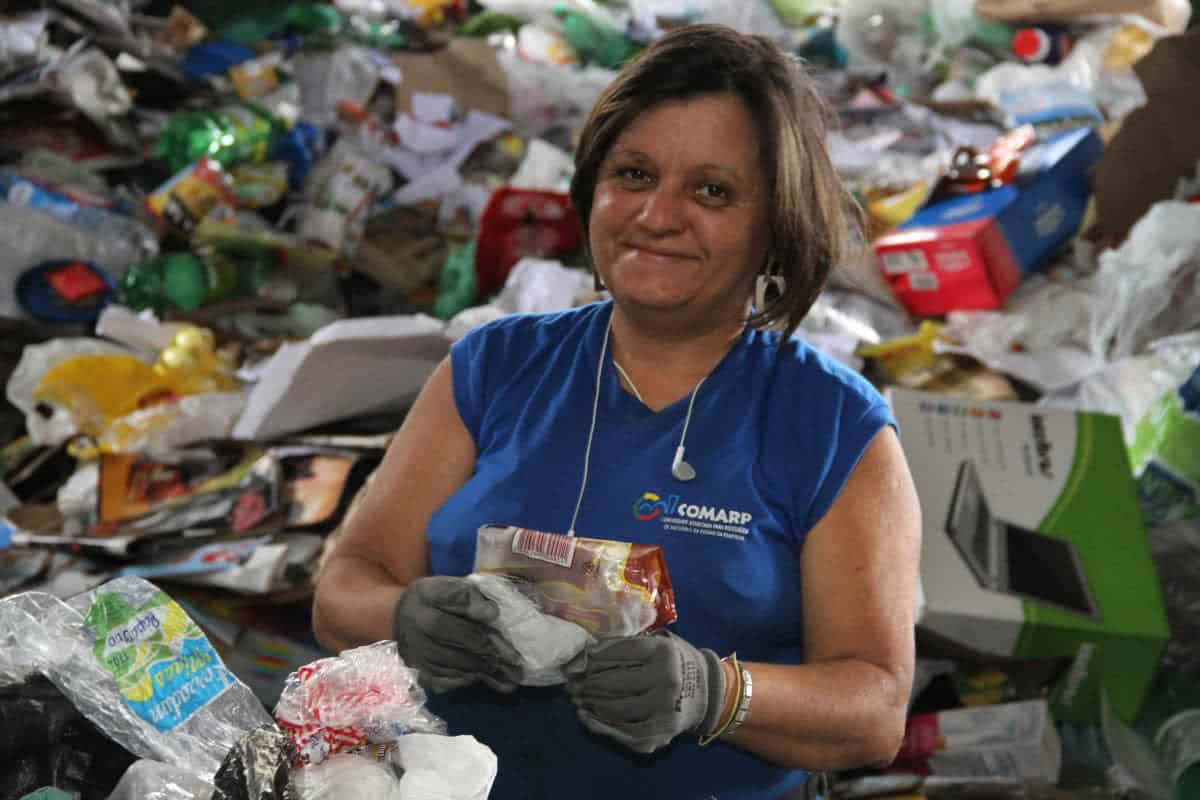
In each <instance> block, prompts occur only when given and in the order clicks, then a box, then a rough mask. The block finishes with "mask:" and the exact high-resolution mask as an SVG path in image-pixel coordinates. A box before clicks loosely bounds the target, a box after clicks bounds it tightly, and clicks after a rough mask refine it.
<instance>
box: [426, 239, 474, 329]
mask: <svg viewBox="0 0 1200 800" xmlns="http://www.w3.org/2000/svg"><path fill="white" fill-rule="evenodd" d="M478 292H479V283H478V278H477V276H476V274H475V240H474V239H472V240H471V241H470V242H469V243H467V244H464V245H463V246H461V247H455V248H453V249H451V250H450V252H449V253H448V254H447V255H446V262H445V263H444V264H443V265H442V273H441V275H440V277H439V278H438V298H437V301H436V302H435V303H434V306H433V315H434V316H435V317H437V318H438V319H450V318H451V317H453V316H454V315H455V314H457V313H458V312H460V311H462V310H463V309H464V308H467V307H468V306H470V305H472V304H473V303H474V302H475V297H476V295H477V294H478Z"/></svg>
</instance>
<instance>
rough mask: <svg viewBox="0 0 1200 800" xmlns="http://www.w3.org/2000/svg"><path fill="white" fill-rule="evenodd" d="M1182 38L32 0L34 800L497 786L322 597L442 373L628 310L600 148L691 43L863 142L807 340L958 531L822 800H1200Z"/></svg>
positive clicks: (931, 0)
mask: <svg viewBox="0 0 1200 800" xmlns="http://www.w3.org/2000/svg"><path fill="white" fill-rule="evenodd" d="M1192 11H1193V9H1192V8H1191V6H1190V5H1189V4H1188V2H1187V0H1043V2H1037V3H1032V2H1025V1H1024V0H827V1H823V0H744V2H743V1H739V2H732V1H730V2H723V1H722V0H610V1H609V2H600V0H472V1H471V2H467V1H466V0H333V1H332V2H299V1H294V0H272V2H267V3H243V4H237V3H232V2H225V1H224V0H177V1H175V2H169V3H168V2H164V0H16V2H12V3H8V4H5V7H4V9H3V11H2V12H0V242H2V243H3V245H4V246H3V247H0V329H2V330H3V331H4V332H5V334H6V336H4V337H3V339H2V342H3V343H2V344H0V363H3V365H4V378H5V387H6V391H5V395H6V398H7V403H5V404H3V405H2V406H0V621H3V622H4V624H3V625H0V638H3V639H4V647H3V648H0V719H13V720H26V719H28V720H30V722H28V723H24V722H22V723H21V725H24V726H25V727H14V726H10V725H8V724H7V723H6V724H5V725H0V730H3V731H4V733H3V739H4V740H3V741H2V742H0V744H2V745H3V746H2V747H0V762H4V761H5V760H6V759H7V761H8V763H12V764H18V763H19V764H23V765H24V766H22V767H21V768H20V769H11V770H7V774H6V776H5V777H3V778H0V800H8V798H13V800H17V798H20V797H23V796H26V795H29V794H30V793H32V792H34V791H35V790H37V789H40V788H42V787H57V788H59V789H64V790H67V791H73V792H76V793H77V794H79V795H82V796H84V797H101V798H103V797H112V798H114V800H121V799H122V798H127V797H128V798H133V797H141V798H148V797H151V798H159V797H161V798H163V800H165V798H167V797H179V798H185V797H189V796H191V797H205V798H207V797H208V796H209V794H211V793H212V792H214V791H216V792H217V794H216V795H215V796H219V797H229V798H233V797H241V796H245V797H256V798H268V797H279V798H282V797H291V796H298V797H313V798H317V797H334V796H339V795H337V794H336V792H334V790H333V789H330V788H329V787H330V786H341V787H342V788H341V789H339V790H338V791H349V789H347V788H346V787H348V786H349V787H357V788H356V789H354V790H355V791H359V792H361V794H359V795H358V796H381V797H393V796H395V797H406V796H421V797H447V798H450V797H464V798H466V797H476V796H478V797H484V796H486V794H487V791H488V787H490V778H487V775H488V773H489V770H490V772H491V775H492V777H494V774H495V769H497V765H496V764H495V758H494V756H491V759H492V760H491V761H490V762H489V761H488V756H489V755H491V754H490V751H487V750H486V748H484V747H483V746H482V745H479V743H478V742H474V740H470V737H469V734H470V731H450V732H449V733H453V734H465V735H466V736H460V735H455V736H449V735H446V734H447V731H445V730H444V726H441V727H439V723H440V720H437V719H436V718H433V717H432V716H431V715H428V714H425V713H424V712H423V710H422V705H423V698H422V696H421V695H420V691H419V689H418V688H417V687H416V686H415V684H412V682H411V680H409V679H407V678H406V675H408V673H407V672H405V668H404V667H403V665H402V664H401V663H400V662H399V661H398V659H397V658H396V657H395V654H394V653H385V652H384V647H385V646H384V645H377V646H372V647H371V648H360V649H359V650H355V651H349V652H347V653H343V654H341V655H340V656H338V655H337V654H331V653H327V652H325V651H324V650H323V649H321V648H320V646H319V645H318V644H317V643H316V641H315V640H314V638H313V635H312V632H311V619H310V615H309V614H310V612H309V606H310V604H311V595H312V590H313V585H314V580H315V574H316V572H317V570H318V569H319V565H320V560H321V556H322V554H323V552H325V551H326V550H327V549H328V546H329V542H330V540H331V534H332V533H333V532H334V531H335V530H336V528H337V525H338V523H339V522H340V520H341V519H342V518H343V517H344V515H345V513H346V510H347V508H348V507H349V506H350V504H351V502H352V501H353V498H354V497H355V495H356V494H357V493H358V492H359V491H360V489H361V488H362V486H363V485H364V484H365V482H366V481H367V480H368V478H369V476H370V475H371V473H372V471H373V470H374V469H375V467H376V466H377V465H378V463H379V461H380V459H381V457H382V453H383V451H384V449H385V448H386V446H387V443H388V441H389V439H390V437H391V435H392V434H393V433H394V431H395V430H396V428H397V427H398V425H399V423H400V421H401V420H402V419H403V416H404V413H405V411H406V410H407V408H408V406H409V405H410V404H411V401H412V399H413V398H414V397H415V395H416V392H417V391H418V390H419V388H420V387H421V386H422V385H423V383H424V381H425V380H426V378H428V376H429V375H430V374H431V372H432V371H433V369H434V367H435V366H436V364H437V363H438V362H439V361H440V360H441V359H442V358H443V357H445V355H446V354H447V353H448V351H449V347H450V345H451V343H452V342H453V341H455V340H457V339H458V338H460V337H461V336H463V335H464V334H465V333H466V332H467V331H469V330H471V329H472V328H474V327H475V326H478V325H480V324H482V323H484V322H487V321H490V320H492V319H495V318H497V317H500V316H503V315H506V314H511V313H516V312H530V311H553V310H559V309H564V308H569V307H572V306H576V305H580V304H584V303H588V302H592V301H594V300H596V299H598V298H602V297H603V294H602V293H601V292H598V291H597V289H596V287H595V284H594V283H593V280H592V277H591V275H590V274H589V273H588V271H587V261H586V256H585V253H584V252H583V247H582V244H583V243H582V239H581V230H580V226H579V220H578V217H577V214H576V211H575V209H574V208H573V207H572V205H571V203H570V201H569V198H568V196H567V193H566V192H567V187H568V186H569V183H570V179H571V176H572V174H573V169H574V166H573V155H572V152H573V147H574V143H575V140H576V136H577V134H578V132H579V129H580V127H581V126H582V124H583V122H584V119H585V117H586V115H587V114H588V112H589V111H590V109H591V106H592V104H593V102H594V100H595V99H596V98H597V97H598V95H599V94H600V92H602V91H603V89H604V88H605V87H606V86H607V85H608V83H609V82H610V81H611V80H612V79H613V77H614V75H615V74H616V73H615V71H616V70H617V69H618V68H619V67H620V66H621V65H622V64H623V63H624V62H626V61H627V60H628V59H629V58H631V57H632V56H633V55H635V54H636V53H637V52H638V51H639V50H640V49H641V48H642V47H644V46H645V45H646V44H648V43H649V42H651V41H653V40H654V39H655V38H657V37H658V36H661V35H662V34H663V33H664V32H665V31H667V30H670V29H672V28H674V27H677V26H679V25H682V24H686V23H688V22H696V21H704V22H715V23H721V24H725V25H729V26H731V27H734V28H736V29H738V30H741V31H744V32H748V33H756V34H761V35H764V36H767V37H769V38H771V39H773V40H774V41H776V42H778V43H779V44H781V45H782V46H783V47H785V48H786V49H787V50H788V51H790V52H792V53H795V54H796V55H797V56H798V57H799V58H801V59H803V60H804V62H805V63H806V64H807V66H808V68H809V70H810V71H811V73H812V74H813V76H814V77H815V78H816V79H817V81H818V84H819V86H820V88H821V90H822V92H823V93H824V95H825V96H826V98H827V100H828V101H829V103H830V105H831V107H832V108H833V110H834V112H835V115H836V124H835V125H834V127H833V130H832V131H831V134H830V149H831V155H832V157H833V160H834V163H835V166H836V167H837V169H838V171H839V173H840V174H841V176H842V178H843V180H844V181H845V183H846V185H847V186H848V187H850V188H851V189H852V190H853V192H854V194H855V195H856V197H857V198H858V200H859V202H860V204H861V205H862V207H863V209H864V210H865V211H866V219H867V225H866V228H865V229H864V230H863V237H862V238H863V241H862V242H861V244H862V247H861V248H860V249H859V252H858V253H857V254H856V255H855V256H854V257H852V258H850V259H849V260H848V261H847V262H846V263H844V264H842V265H840V267H839V268H838V269H837V271H836V272H835V274H834V276H833V279H832V280H831V283H830V286H829V287H828V288H827V290H826V291H825V292H824V293H823V294H822V295H821V297H820V298H819V299H818V301H817V303H816V306H815V307H814V308H813V311H812V312H811V313H810V315H809V316H808V318H807V319H806V320H805V322H804V324H803V325H802V327H801V331H800V335H801V336H803V337H804V338H805V339H806V340H807V341H808V342H810V343H811V344H812V345H813V346H815V347H817V348H819V349H821V350H823V351H825V352H827V353H830V354H831V355H833V356H835V357H837V358H839V359H840V360H842V361H843V362H845V363H847V364H849V365H850V366H852V367H853V368H854V369H856V370H859V371H861V372H862V373H863V374H864V375H866V376H867V377H868V378H869V379H870V380H871V381H872V382H874V383H875V384H876V385H877V386H879V387H880V388H881V389H883V390H885V392H886V394H887V396H888V398H889V401H890V402H891V404H892V407H893V410H894V411H895V414H896V416H897V419H898V420H899V422H900V427H901V437H902V444H903V445H904V447H905V449H906V452H907V453H908V455H909V460H910V462H911V463H912V464H913V465H914V477H915V479H916V481H917V488H918V491H919V493H920V495H921V501H922V507H923V510H924V516H925V525H926V530H925V532H924V541H923V545H922V547H923V551H922V565H923V575H922V584H923V585H922V589H923V600H922V607H921V609H920V613H921V622H920V628H919V631H918V645H919V647H918V654H919V656H920V658H919V676H918V677H919V680H918V682H917V686H916V689H915V691H914V696H913V702H912V719H911V724H910V730H909V735H908V737H907V738H906V742H905V746H904V749H903V751H902V753H901V757H900V758H899V759H898V760H897V762H896V764H894V765H892V767H891V768H890V769H889V770H887V771H884V772H882V773H872V774H868V775H861V774H854V775H846V776H839V780H838V781H835V786H834V793H833V794H834V796H844V797H870V796H881V795H885V794H887V793H892V794H895V793H899V792H905V791H907V792H919V791H924V792H925V793H927V794H929V795H930V796H936V795H937V794H938V792H941V793H942V794H941V796H946V795H947V794H949V793H953V792H960V791H961V792H965V791H970V790H971V788H972V787H975V788H976V789H978V788H979V786H980V785H983V786H984V789H986V788H987V787H988V786H990V787H991V788H992V789H994V790H996V791H1001V790H1004V791H1011V792H1013V793H1014V794H1013V796H1035V793H1036V792H1038V791H1042V790H1043V789H1045V788H1046V787H1051V786H1053V787H1057V788H1058V790H1059V791H1061V792H1063V793H1064V794H1060V795H1057V796H1062V797H1081V798H1082V797H1117V796H1124V794H1127V793H1130V792H1140V793H1142V794H1143V795H1145V796H1149V797H1152V798H1162V799H1163V800H1169V798H1172V797H1180V798H1182V797H1192V796H1196V795H1197V794H1200V744H1197V740H1198V739H1200V693H1198V692H1197V691H1196V690H1195V688H1194V687H1195V686H1196V685H1197V678H1200V648H1198V646H1197V643H1198V642H1200V630H1197V623H1196V621H1195V620H1196V619H1197V615H1196V613H1195V611H1196V609H1197V608H1200V592H1198V591H1197V589H1196V588H1195V587H1196V586H1200V582H1198V581H1197V580H1196V579H1195V578H1196V576H1197V575H1200V499H1198V498H1200V460H1198V458H1197V455H1196V454H1197V453H1200V333H1197V330H1198V329H1200V106H1197V104H1196V103H1195V101H1194V96H1195V86H1196V85H1198V84H1200V29H1197V28H1195V27H1193V28H1191V29H1190V30H1189V27H1188V26H1189V22H1190V21H1191V20H1192V16H1193V15H1192ZM497 591H499V590H497ZM514 613H515V612H514ZM683 613H686V610H684V611H683ZM377 659H378V662H376V660H377ZM384 661H386V662H387V664H388V665H390V666H388V667H387V668H388V669H392V670H399V672H396V674H394V675H390V677H389V678H388V680H389V681H390V682H391V683H390V684H389V685H390V686H391V688H392V690H393V695H391V696H389V697H388V698H385V699H386V700H387V702H388V703H390V705H387V706H386V708H385V710H383V711H381V712H379V713H376V712H377V711H379V709H378V708H375V709H374V710H372V708H367V707H364V708H363V709H362V710H363V714H364V716H362V717H361V718H356V719H353V720H343V722H344V723H345V724H344V725H342V724H339V725H337V726H335V727H336V728H337V731H335V732H334V733H332V734H331V735H330V736H326V735H325V734H326V733H328V732H329V730H331V729H327V728H323V727H321V726H320V725H319V724H318V725H317V727H315V728H314V727H312V725H313V723H312V720H309V719H307V718H306V717H305V716H304V715H305V714H306V713H308V711H306V710H305V709H306V708H309V707H310V705H311V703H310V701H313V698H314V697H316V696H317V695H319V692H320V685H321V681H323V680H327V679H328V680H334V679H340V678H334V677H330V676H339V675H341V676H345V675H348V674H351V673H353V670H354V669H355V668H361V669H363V670H367V672H369V671H370V669H371V668H368V667H367V666H364V665H365V664H368V663H372V664H373V663H379V664H382V663H383V662H384ZM356 665H357V666H356ZM535 666H536V668H538V669H540V668H541V667H542V666H544V665H541V664H540V662H539V664H537V665H532V662H531V667H530V669H531V670H533V669H535ZM380 668H382V667H380ZM168 673H175V674H173V675H171V676H168ZM355 675H356V677H354V678H353V681H357V682H358V683H357V684H356V685H369V684H370V682H371V681H372V680H373V679H375V678H378V675H377V674H376V673H371V674H367V673H363V674H357V673H355ZM372 675H375V678H372ZM155 676H162V681H161V682H160V681H159V679H158V678H157V677H155ZM185 680H190V681H192V683H190V684H187V685H185V684H184V683H179V684H178V685H177V686H174V689H172V690H170V691H166V693H165V694H164V687H166V688H168V689H169V688H170V687H169V686H168V684H170V682H171V681H185ZM314 682H315V683H314ZM364 682H365V684H364ZM170 685H174V684H170ZM400 686H407V687H410V691H408V692H407V693H405V692H400V691H399V690H398V689H397V687H400ZM189 687H191V688H189ZM217 695H219V697H220V698H221V700H220V702H219V703H217V702H213V703H208V702H206V701H205V700H204V698H207V697H215V696H217ZM168 696H170V697H174V698H175V699H174V700H171V701H168V702H165V703H164V699H165V698H167V697H168ZM372 697H374V698H375V699H377V700H379V699H380V698H381V696H380V695H378V694H375V695H372ZM189 698H190V699H189ZM306 704H309V705H306ZM267 709H275V711H274V714H270V713H268V712H267ZM280 709H283V711H282V712H281V710H280ZM10 715H12V716H10ZM14 725H15V723H14ZM31 726H32V727H31ZM18 731H19V732H20V733H19V735H18V733H17V732H18ZM346 731H355V733H354V734H353V735H350V734H347V733H346ZM339 737H341V738H339ZM347 737H348V738H347ZM351 740H352V744H347V742H350V741H351ZM39 742H40V743H42V745H45V746H42V747H40V748H38V747H36V745H37V743H39ZM51 745H53V746H51ZM31 746H32V747H33V749H32V750H31V749H30V747H31ZM314 748H315V749H314ZM480 748H482V749H480ZM33 750H37V755H36V757H35V756H34V755H31V753H32V752H33ZM350 751H353V752H350ZM351 757H352V758H353V759H355V760H353V761H347V760H346V759H347V758H351ZM251 762H253V763H254V764H255V765H256V766H255V767H254V769H251V768H250V767H249V764H250V763H251ZM460 762H461V763H468V762H469V763H470V764H471V765H473V767H472V769H471V770H467V771H466V772H469V773H470V774H471V775H474V776H476V777H479V776H482V778H481V779H480V780H479V781H478V782H477V783H475V784H472V785H469V786H468V785H466V783H464V782H462V781H459V782H458V783H456V782H455V777H454V776H453V775H447V774H443V772H442V771H439V770H442V768H443V767H444V766H445V765H446V764H451V763H460ZM362 764H370V765H371V767H372V769H374V770H376V771H375V772H372V771H371V770H368V769H367V768H366V767H362V769H361V770H359V769H351V768H350V767H361V766H362ZM180 765H186V766H185V767H182V768H181V766H180ZM263 765H273V766H272V767H271V768H270V769H269V770H267V771H266V772H263V771H261V768H262V767H263ZM347 765H349V766H347ZM498 768H499V769H503V768H504V765H503V764H500V765H499V766H498ZM256 770H259V771H256ZM364 770H365V771H364ZM0 771H4V770H0ZM252 773H253V774H252ZM464 774H466V773H464ZM122 776H123V777H122ZM389 776H390V777H389ZM397 776H403V777H397ZM459 777H460V778H461V777H462V776H459ZM384 778H387V781H391V783H388V782H387V781H384V783H378V784H371V783H370V782H371V781H372V780H379V781H383V780H384ZM405 781H407V782H408V788H407V789H406V788H405V786H404V782H405ZM339 782H340V783H339ZM1006 782H1007V783H1006ZM118 783H119V785H118ZM467 783H469V781H468V782H467ZM1000 784H1004V786H1001V785H1000ZM168 785H171V786H176V785H178V786H180V787H190V788H185V789H180V791H187V792H190V795H184V794H171V795H168V794H163V792H164V791H165V790H164V788H163V787H165V786H168ZM363 787H373V788H363ZM385 787H386V788H385ZM413 787H417V788H415V789H414V788H413ZM422 787H424V788H422ZM438 787H441V788H438ZM47 791H49V789H47ZM405 791H410V792H418V794H405ZM422 791H424V792H425V794H419V792H422ZM389 792H390V793H389ZM1017 792H1025V793H1026V794H1024V795H1020V794H1016V793H1017ZM1071 792H1075V794H1071ZM373 793H374V794H373Z"/></svg>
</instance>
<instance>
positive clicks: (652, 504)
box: [633, 492, 675, 522]
mask: <svg viewBox="0 0 1200 800" xmlns="http://www.w3.org/2000/svg"><path fill="white" fill-rule="evenodd" d="M671 499H672V500H674V499H675V498H671ZM669 502H670V501H668V500H663V499H662V498H661V497H659V496H658V495H657V494H655V493H654V492H645V493H644V494H643V495H642V496H641V497H639V498H638V499H637V500H634V501H633V516H634V519H637V520H640V521H642V522H649V521H650V520H652V519H658V518H659V517H661V516H662V515H663V514H664V513H670V511H671V508H670V505H669Z"/></svg>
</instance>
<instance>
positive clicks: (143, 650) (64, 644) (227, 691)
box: [0, 577, 271, 780]
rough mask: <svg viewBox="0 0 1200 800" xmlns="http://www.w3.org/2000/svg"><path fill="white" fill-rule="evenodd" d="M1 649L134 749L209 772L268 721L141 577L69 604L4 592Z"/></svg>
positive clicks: (12, 667) (174, 608)
mask: <svg viewBox="0 0 1200 800" xmlns="http://www.w3.org/2000/svg"><path fill="white" fill-rule="evenodd" d="M0 652H3V653H7V654H8V655H9V664H8V665H7V667H6V671H7V672H10V673H13V672H15V673H21V672H24V673H25V674H28V673H30V672H34V671H36V672H40V673H41V674H43V675H45V676H46V677H47V678H49V679H50V681H51V682H52V683H53V684H54V685H55V686H57V687H58V689H59V690H60V691H61V692H62V693H63V694H64V695H66V696H67V697H68V698H69V699H70V700H71V702H72V703H74V704H75V707H76V708H78V709H79V711H80V713H82V714H83V715H84V716H85V717H87V718H88V719H89V720H90V721H91V722H92V723H93V724H95V725H96V727H98V728H99V729H100V730H102V731H104V732H105V733H106V734H107V735H108V736H109V737H110V738H111V739H112V740H113V741H115V742H117V743H118V744H120V745H121V746H122V747H124V748H125V749H126V750H128V751H129V752H130V753H133V754H134V755H136V756H139V757H141V758H149V759H154V760H157V761H162V762H166V763H171V764H178V765H180V766H181V767H183V768H186V769H187V770H188V771H190V772H191V773H192V774H193V775H195V776H196V777H198V778H200V779H203V780H207V779H209V778H210V777H211V776H212V775H213V773H214V772H215V771H216V770H217V767H218V766H220V764H221V760H222V759H223V758H224V757H225V755H226V753H227V752H228V751H229V749H230V748H231V747H233V745H234V744H235V743H236V742H237V741H238V740H239V739H240V738H241V737H242V736H243V735H244V733H245V732H246V731H249V730H252V729H254V728H256V727H258V726H259V725H263V724H270V722H271V718H270V716H269V715H268V714H267V712H266V709H264V708H263V707H262V704H261V703H259V701H258V700H257V698H255V696H254V694H253V692H251V691H250V689H249V687H247V686H246V685H245V684H243V683H242V682H240V681H239V680H238V679H237V678H236V677H234V675H233V674H232V673H231V672H229V670H228V669H226V668H225V665H224V663H223V662H222V661H221V659H220V656H218V655H217V653H216V651H215V650H214V649H213V647H212V645H211V644H210V643H209V641H208V639H207V638H206V637H205V636H204V634H203V633H202V632H201V630H200V628H199V627H198V626H197V625H196V623H195V622H193V621H192V619H191V618H190V617H188V615H187V614H186V612H184V610H183V608H182V607H181V606H180V605H179V604H178V603H176V602H175V601H174V600H172V599H171V598H170V597H168V596H167V594H166V593H165V592H163V591H162V590H160V589H159V588H158V587H156V586H154V585H153V584H151V583H148V582H147V581H144V580H142V579H140V578H132V577H126V578H117V579H116V580H112V581H109V582H107V583H105V584H103V585H101V586H99V587H97V588H95V589H93V590H91V591H89V592H84V593H82V594H79V595H76V596H75V597H73V598H71V600H70V601H68V602H63V601H61V600H59V599H58V598H56V597H53V596H52V595H49V594H45V593H43V592H25V593H23V594H18V595H14V596H12V597H8V598H5V599H3V600H0Z"/></svg>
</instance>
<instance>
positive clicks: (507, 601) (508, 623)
mask: <svg viewBox="0 0 1200 800" xmlns="http://www.w3.org/2000/svg"><path fill="white" fill-rule="evenodd" d="M467 579H468V580H470V581H473V582H474V583H475V584H476V585H477V586H478V587H479V589H480V591H482V592H483V593H484V594H485V595H486V596H487V597H488V599H490V600H493V601H495V602H496V605H498V606H499V607H500V616H499V617H498V618H497V619H496V621H495V622H494V623H493V627H494V628H496V630H498V631H499V632H500V635H501V636H503V637H504V639H505V641H507V642H508V643H509V644H511V645H512V646H513V648H514V649H515V650H516V651H517V652H518V653H519V654H520V655H521V669H522V674H521V681H520V683H521V685H522V686H554V685H556V684H559V683H565V682H566V676H565V675H563V672H562V668H563V666H564V665H566V663H567V662H568V661H570V660H571V659H572V658H574V657H575V656H576V655H578V654H579V653H580V651H582V650H583V648H585V647H586V646H587V645H588V644H589V643H590V642H592V641H594V639H593V638H592V635H591V634H590V633H588V632H587V631H586V630H584V629H583V628H581V627H580V626H579V625H576V624H575V623H574V622H568V621H567V620H565V619H559V618H558V617H554V616H551V615H549V614H545V613H543V612H542V610H541V608H540V598H539V597H538V596H537V594H538V592H537V591H536V590H529V589H526V591H523V590H522V589H523V588H525V587H522V586H520V585H519V584H517V583H516V582H514V581H511V580H509V579H508V578H505V577H503V576H501V575H480V574H474V575H469V576H467ZM527 592H528V593H527ZM530 595H534V596H533V597H531V596H530Z"/></svg>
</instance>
